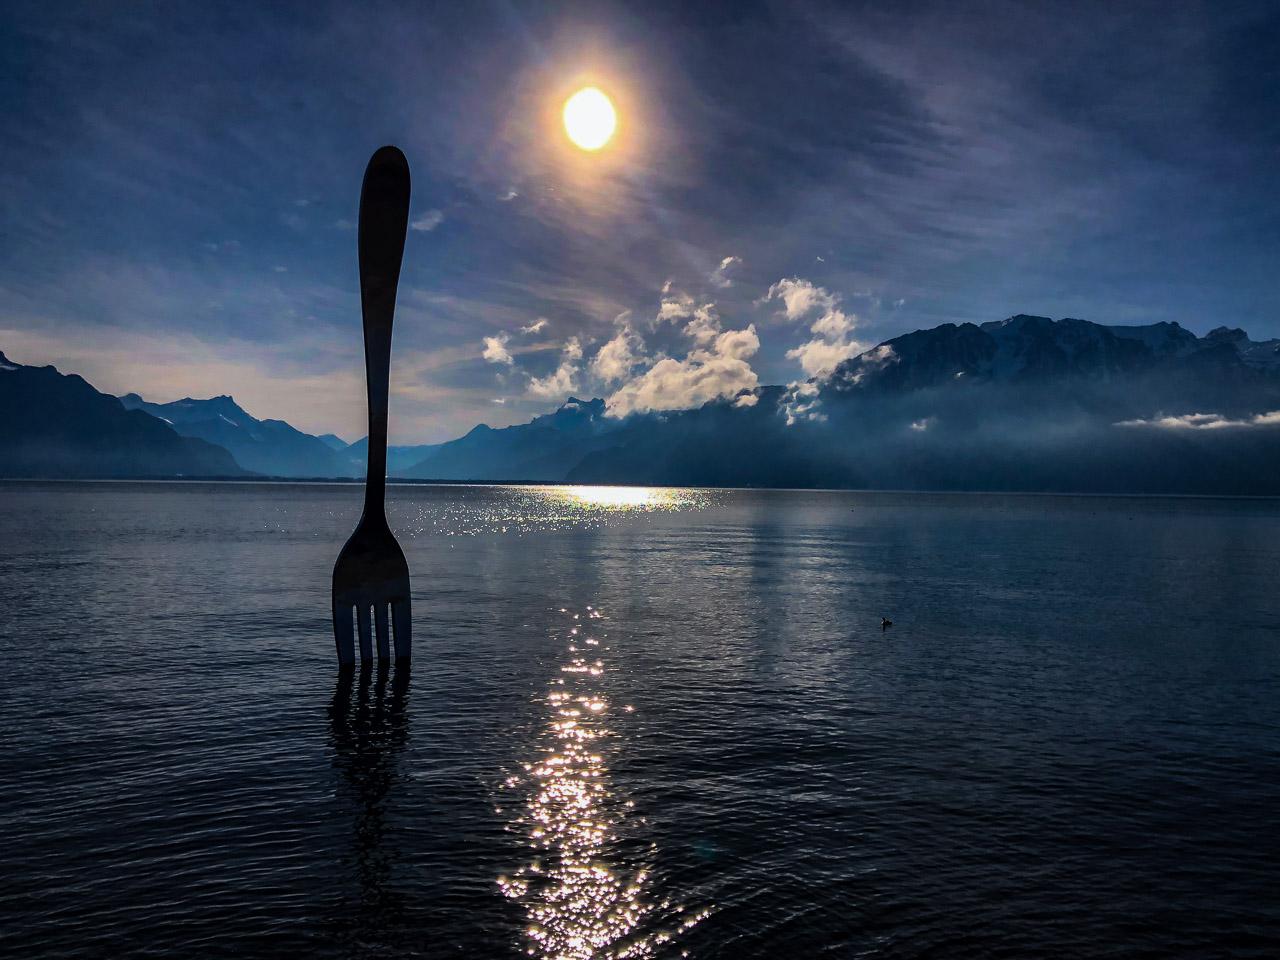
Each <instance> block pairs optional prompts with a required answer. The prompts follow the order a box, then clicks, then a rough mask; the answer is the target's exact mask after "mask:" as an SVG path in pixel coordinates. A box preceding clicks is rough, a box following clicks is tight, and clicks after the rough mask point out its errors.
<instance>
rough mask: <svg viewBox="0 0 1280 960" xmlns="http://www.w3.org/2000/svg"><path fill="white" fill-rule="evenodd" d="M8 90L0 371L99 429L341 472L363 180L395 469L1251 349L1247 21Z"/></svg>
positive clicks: (142, 41)
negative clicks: (909, 346)
mask: <svg viewBox="0 0 1280 960" xmlns="http://www.w3.org/2000/svg"><path fill="white" fill-rule="evenodd" d="M0 55H2V57H3V62H4V63H5V69H4V71H3V72H2V73H0V131H2V134H3V135H2V136H0V208H2V210H3V221H4V229H3V232H2V234H0V350H3V351H4V352H5V353H6V354H7V355H8V356H9V357H10V358H11V359H14V360H17V361H19V362H22V363H28V364H45V363H53V364H56V365H57V366H58V367H59V369H62V370H64V371H70V372H77V373H80V374H82V375H83V376H85V377H86V378H87V379H88V380H89V381H90V382H91V383H93V384H94V385H95V386H97V387H98V388H99V389H101V390H104V391H107V392H110V393H117V394H120V393H125V392H129V391H136V392H139V393H141V394H142V395H143V396H144V397H146V398H147V399H148V400H155V401H161V402H164V401H169V400H174V399H178V398H181V397H184V396H195V397H207V396H214V395H219V394H231V395H233V396H234V397H235V398H236V399H237V401H238V402H240V404H241V405H242V406H243V407H245V408H246V409H248V410H249V412H250V413H252V414H254V415H255V416H257V417H259V418H268V417H273V418H279V419H285V420H288V421H289V422H290V423H292V424H294V425H295V426H297V427H299V428H301V429H304V430H307V431H309V432H313V433H323V432H329V431H332V432H336V433H337V434H339V435H340V436H343V437H344V438H345V439H348V440H354V439H356V438H357V437H359V436H361V435H363V433H364V428H363V421H364V416H365V412H364V411H365V404H364V380H363V367H362V352H361V351H362V341H361V333H360V314H359V292H358V291H359V287H358V282H359V281H358V274H357V265H356V233H355V220H356V213H357V204H358V200H359V188H360V180H361V176H362V174H363V170H364V165H365V163H366V162H367V160H368V158H369V156H370V155H371V154H372V152H373V151H374V150H375V149H376V148H377V147H379V146H381V145H382V144H384V143H394V144H396V145H398V146H400V147H401V149H403V150H404V152H405V154H406V156H407V157H408V160H409V165H410V169H411V171H412V177H413V198H412V208H411V214H410V220H411V227H410V230H409V234H408V240H407V243H406V249H405V262H404V268H403V272H402V274H401V280H400V292H399V304H398V309H397V314H396V326H395V339H394V354H393V362H392V371H393V372H392V381H393V382H392V398H391V435H392V441H393V442H399V443H419V442H435V441H440V440H445V439H449V438H452V437H455V436H459V435H461V434H462V433H465V432H466V431H467V430H468V429H470V428H471V427H473V426H474V425H475V424H477V423H480V422H485V423H488V424H490V425H492V426H502V425H506V424H510V423H517V422H523V421H526V420H528V419H529V418H530V417H531V416H534V415H536V414H539V413H543V412H547V411H549V410H552V409H554V408H555V407H556V406H557V405H558V404H559V403H561V402H563V401H564V400H565V398H566V397H568V396H570V395H577V396H582V397H589V396H598V397H604V398H606V400H607V401H608V405H609V411H610V413H611V414H612V415H615V416H622V415H625V414H627V413H629V412H634V411H645V410H667V409H680V408H682V407H687V406H692V405H697V404H699V403H702V402H705V401H706V400H709V399H714V398H716V397H733V396H737V395H738V394H739V392H740V391H741V390H743V389H750V388H751V387H754V386H756V385H759V384H775V383H776V384H786V383H795V382H800V381H805V380H808V379H810V378H815V377H816V378H821V377H822V376H823V375H824V374H825V373H827V372H829V371H830V369H831V367H832V366H834V364H835V363H838V362H839V361H840V360H841V359H843V358H844V357H847V356H850V355H853V354H856V353H857V352H859V351H861V350H863V349H866V348H869V347H872V346H874V345H875V344H877V343H879V342H881V341H883V340H885V339H888V338H890V337H893V336H896V335H898V334H901V333H905V332H908V331H911V330H915V329H920V328H924V327H932V326H935V325H937V324H939V323H944V322H957V323H960V322H965V321H973V322H984V321H988V320H998V319H1002V318H1004V317H1007V316H1010V315H1012V314H1016V313H1035V314H1041V315H1045V316H1051V317H1055V318H1058V317H1064V316H1074V317H1081V318H1084V319H1088V320H1094V321H1097V322H1101V323H1122V324H1138V323H1154V322H1157V321H1166V320H1168V321H1176V322H1178V323H1181V324H1182V325H1183V326H1185V327H1187V328H1189V329H1191V330H1193V331H1195V332H1197V333H1205V332H1207V331H1208V330H1210V329H1212V328H1213V327H1216V326H1219V325H1222V324H1226V325H1228V326H1240V327H1243V328H1245V329H1246V330H1247V331H1249V333H1250V335H1251V336H1252V337H1253V338H1254V339H1266V338H1269V337H1280V271H1278V270H1277V267H1278V266H1280V260H1278V258H1277V254H1278V253H1280V109H1278V108H1277V105H1278V104H1280V6H1277V5H1276V4H1275V3H1274V2H1260V3H1254V4H1250V3H1229V4H1223V3H1196V2H1179V3H1167V2H1161V3H1143V2H1126V3H1123V4H1116V3H1098V4H1090V3H1073V4H1063V3H1057V4H1047V3H1046V4H1038V3H988V2H966V3H963V4H957V3H954V2H940V3H894V4H885V3H882V2H881V3H865V4H864V3H856V2H853V3H839V4H827V3H808V2H795V3H776V4H775V3H759V4H756V3H747V2H735V3H729V4H723V5H717V4H711V3H689V2H687V0H685V2H678V3H670V4H668V3H663V2H646V3H643V4H638V3H633V4H607V3H591V4H586V3H555V2H538V3H515V2H483V0H477V2H473V3H467V4H456V3H442V4H429V3H377V2H373V3H359V4H354V3H332V4H330V3H325V2H314V0H313V2H308V3H305V4H296V5H292V4H288V3H271V4H263V3H237V2H226V3H217V4H210V3H199V4H194V3H190V4H189V3H182V2H172V3H155V4H147V3H138V4H111V3H85V4H76V3H64V2H60V3H49V2H47V0H44V2H37V3H25V2H15V0H6V2H5V3H4V4H3V6H2V9H0ZM586 85H594V86H597V87H599V88H600V89H601V90H603V91H604V92H605V93H606V94H607V95H608V96H609V97H610V98H611V99H612V100H613V102H614V104H615V106H616V108H617V111H618V116H619V128H618V132H617V134H616V136H615V137H614V139H613V140H612V141H611V142H610V143H609V144H608V145H607V146H606V147H605V148H604V149H602V150H600V151H598V152H596V153H586V152H584V151H581V150H579V149H578V148H576V147H574V146H573V145H572V144H571V143H570V142H569V141H568V140H567V138H566V137H565V135H564V130H563V127H562V124H561V123H560V119H559V112H560V109H561V105H562V104H563V102H564V100H565V98H566V97H567V96H569V95H570V94H571V93H573V92H574V91H575V90H577V89H579V88H581V87H582V86H586ZM747 402H749V401H747Z"/></svg>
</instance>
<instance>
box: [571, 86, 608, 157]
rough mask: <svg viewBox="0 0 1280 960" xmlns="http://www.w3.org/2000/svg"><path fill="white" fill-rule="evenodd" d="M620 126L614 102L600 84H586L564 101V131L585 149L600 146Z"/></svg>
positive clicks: (594, 148) (606, 141)
mask: <svg viewBox="0 0 1280 960" xmlns="http://www.w3.org/2000/svg"><path fill="white" fill-rule="evenodd" d="M617 128H618V113H617V111H616V110H614V109H613V102H612V101H611V100H610V99H609V98H608V97H607V96H605V95H604V92H603V91H601V90H600V89H599V88H598V87H583V88H582V89H581V90H579V91H578V92H577V93H575V94H574V95H573V96H572V97H570V98H569V99H568V100H566V101H565V102H564V132H565V133H567V134H568V135H569V139H570V140H572V141H573V142H574V143H575V144H576V145H577V146H579V147H581V148H582V149H583V150H599V149H600V148H601V147H603V146H604V145H605V144H606V143H608V142H609V141H610V140H611V139H612V138H613V132H614V131H615V130H616V129H617Z"/></svg>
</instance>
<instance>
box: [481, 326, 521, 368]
mask: <svg viewBox="0 0 1280 960" xmlns="http://www.w3.org/2000/svg"><path fill="white" fill-rule="evenodd" d="M510 339H511V335H510V334H509V333H500V334H498V335H497V336H496V337H485V338H484V351H483V352H482V353H481V354H480V356H482V357H484V359H485V360H487V361H489V362H490V363H505V364H506V365H507V366H510V365H511V364H512V363H514V362H515V361H513V360H512V358H511V353H510V351H508V350H507V341H508V340H510Z"/></svg>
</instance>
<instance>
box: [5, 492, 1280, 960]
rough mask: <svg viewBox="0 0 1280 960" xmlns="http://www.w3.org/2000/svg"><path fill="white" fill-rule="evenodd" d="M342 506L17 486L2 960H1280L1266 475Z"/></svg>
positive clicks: (1275, 626)
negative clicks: (1209, 493)
mask: <svg viewBox="0 0 1280 960" xmlns="http://www.w3.org/2000/svg"><path fill="white" fill-rule="evenodd" d="M360 498H361V491H360V489H359V488H358V487H354V486H339V485H333V486H329V485H301V484H299V485H286V484H217V485H213V484H169V483H154V484H147V483H139V484H119V483H116V484H111V483H102V484H35V483H26V484H23V483H10V484H4V485H0V602H2V604H3V610H4V614H5V616H4V619H3V622H0V652H2V654H3V657H4V662H3V680H0V684H2V692H3V695H2V696H0V731H3V732H0V745H2V746H3V749H2V750H0V825H2V826H3V831H2V835H3V851H4V854H3V871H2V872H0V954H2V955H4V956H7V957H19V956H50V957H63V956H65V957H107V956H130V957H161V956H164V957H168V956H181V957H202V958H203V957H219V956H233V955H234V956H236V957H241V958H247V957H269V956H306V957H316V958H325V957H416V956H423V957H440V956H463V957H481V958H487V957H516V956H532V957H564V958H587V957H682V956H686V955H687V956H689V957H695V958H734V960H740V958H745V957H776V956H794V957H819V956H831V957H872V958H923V957H937V958H947V960H955V958H966V957H974V958H978V957H1010V958H1026V957H1039V956H1052V957H1070V958H1080V957H1116V958H1132V957H1156V956H1161V957H1163V956H1169V957H1173V956H1178V957H1197V958H1198V957H1219V956H1239V957H1275V956H1277V955H1278V954H1280V882H1278V881H1277V878H1278V877H1280V832H1278V831H1277V829H1276V826H1275V822H1276V816H1277V812H1280V588H1278V587H1280V502H1275V501H1226V500H1168V499H1120V498H1116V499H1106V498H1071V497H1003V496H932V495H906V494H902V495H899V494H859V493H826V492H815V493H809V492H783V491H779V492H729V491H699V490H646V489H627V488H572V487H559V488H552V487H542V488H516V487H462V486H394V487H392V488H391V490H390V491H389V498H390V502H389V505H388V512H389V514H390V517H391V522H392V526H393V527H394V529H395V530H396V531H397V533H398V535H399V538H400V542H401V543H402V544H403V546H404V549H405V553H406V555H407V556H408V560H409V565H410V568H411V570H412V574H413V585H414V597H413V605H414V627H415V636H414V654H415V656H414V662H413V667H412V675H411V676H409V675H408V674H406V673H398V672H396V671H395V670H392V671H390V674H389V675H388V674H387V673H381V674H380V673H378V672H377V671H373V672H372V673H369V674H365V675H360V674H357V675H356V676H355V677H353V678H351V679H350V682H349V683H344V682H343V681H342V679H341V678H340V677H339V676H338V672H337V669H336V660H335V656H334V648H333V638H332V630H331V626H330V622H329V598H328V591H329V576H330V572H331V570H332V564H333V561H334V558H335V557H336V555H337V552H338V549H339V548H340V547H341V545H342V543H343V541H344V540H345V538H346V536H347V535H348V534H349V533H350V531H351V530H352V528H353V527H354V525H355V522H356V519H357V516H358V514H359V509H360ZM882 616H888V617H891V618H892V619H893V621H894V625H893V626H892V627H891V628H889V629H887V630H882V629H881V625H880V618H881V617H882Z"/></svg>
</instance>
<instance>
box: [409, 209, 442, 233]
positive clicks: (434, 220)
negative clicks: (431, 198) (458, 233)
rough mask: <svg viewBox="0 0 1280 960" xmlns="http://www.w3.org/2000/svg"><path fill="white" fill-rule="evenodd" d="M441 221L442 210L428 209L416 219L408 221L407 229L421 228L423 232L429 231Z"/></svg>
mask: <svg viewBox="0 0 1280 960" xmlns="http://www.w3.org/2000/svg"><path fill="white" fill-rule="evenodd" d="M442 223H444V213H443V212H442V211H440V210H428V211H427V212H426V213H424V214H422V215H421V216H419V217H418V218H417V219H416V220H413V221H411V222H410V223H409V229H411V230H421V231H422V232H423V233H430V232H431V231H432V230H434V229H435V228H436V227H438V226H440V224H442Z"/></svg>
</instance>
